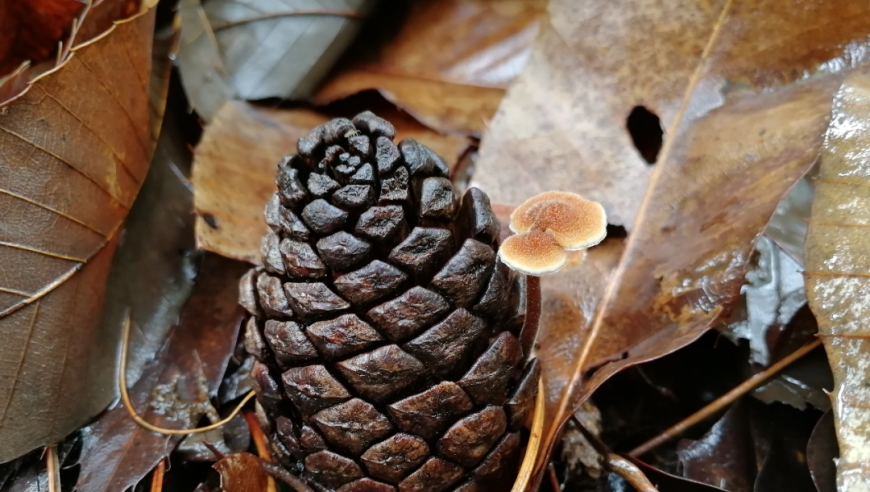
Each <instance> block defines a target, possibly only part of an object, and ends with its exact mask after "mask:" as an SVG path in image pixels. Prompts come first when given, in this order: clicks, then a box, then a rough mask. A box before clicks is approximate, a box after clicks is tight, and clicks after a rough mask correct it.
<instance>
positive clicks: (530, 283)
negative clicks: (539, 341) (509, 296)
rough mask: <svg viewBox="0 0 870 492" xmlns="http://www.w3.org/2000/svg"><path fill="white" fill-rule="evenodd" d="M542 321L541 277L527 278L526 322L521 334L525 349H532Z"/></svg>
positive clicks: (532, 276) (530, 276)
mask: <svg viewBox="0 0 870 492" xmlns="http://www.w3.org/2000/svg"><path fill="white" fill-rule="evenodd" d="M540 321H541V277H536V276H534V275H527V276H526V322H525V324H524V325H523V329H522V331H521V332H520V333H521V335H520V336H521V337H522V340H520V342H521V343H522V346H523V347H531V346H532V344H533V343H534V340H535V337H536V336H537V335H538V323H539V322H540Z"/></svg>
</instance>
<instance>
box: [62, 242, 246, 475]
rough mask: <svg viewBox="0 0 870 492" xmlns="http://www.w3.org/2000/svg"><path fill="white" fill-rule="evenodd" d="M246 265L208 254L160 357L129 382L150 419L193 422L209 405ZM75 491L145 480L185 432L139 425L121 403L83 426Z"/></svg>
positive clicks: (234, 324)
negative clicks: (169, 433) (169, 432)
mask: <svg viewBox="0 0 870 492" xmlns="http://www.w3.org/2000/svg"><path fill="white" fill-rule="evenodd" d="M245 268H246V266H245V265H244V264H242V263H238V262H234V261H232V260H227V259H224V258H221V257H218V256H213V255H209V256H206V258H205V260H204V264H203V265H202V267H201V273H200V275H199V277H198V278H197V283H196V285H195V287H194V292H193V294H192V295H191V297H190V299H188V301H187V304H185V306H184V309H183V310H182V312H181V315H180V318H179V321H178V324H177V325H176V326H175V327H174V329H173V330H172V332H171V334H170V336H169V340H168V341H167V342H166V345H165V347H164V349H163V350H162V351H161V353H160V355H159V356H158V358H157V359H156V360H155V361H154V363H153V364H151V365H150V366H149V367H148V368H147V369H146V371H145V373H144V374H143V375H142V377H141V378H140V379H139V381H137V382H136V384H135V385H134V386H133V387H132V388H131V391H130V398H131V400H132V402H133V405H134V406H135V407H136V410H137V411H138V412H139V414H140V415H141V416H142V418H144V419H145V420H146V421H148V422H149V423H152V424H154V425H157V426H160V427H165V428H170V429H183V428H192V427H194V426H195V425H196V424H197V422H199V420H200V419H201V418H202V416H203V415H204V414H205V413H206V412H207V411H208V410H209V409H210V408H211V405H210V403H209V395H211V394H213V393H215V392H216V391H217V388H218V385H219V384H220V382H221V379H222V377H223V374H224V371H225V369H226V365H227V362H228V361H229V358H230V356H231V355H232V352H233V348H234V347H235V344H236V340H237V338H238V330H239V324H240V323H241V320H242V312H241V309H240V308H239V307H238V304H237V302H236V298H237V295H238V287H237V285H238V278H239V277H240V276H241V275H242V273H244V270H245ZM83 432H84V439H83V447H82V452H81V456H82V459H81V467H82V468H81V472H80V474H79V480H78V484H76V490H78V491H79V492H104V491H105V492H107V491H118V490H125V489H127V488H128V487H132V486H133V485H135V484H136V483H138V482H139V480H141V479H142V477H144V476H145V475H146V474H147V473H148V472H149V471H150V470H151V469H153V468H154V466H155V465H156V464H157V462H158V461H160V459H162V458H163V457H164V456H166V455H167V454H168V453H169V452H170V451H171V450H172V449H173V448H174V447H175V445H176V444H178V442H179V441H180V440H181V438H182V437H183V436H164V435H160V434H155V433H153V432H151V431H148V430H146V429H144V428H142V427H140V426H139V425H138V424H137V423H136V422H134V421H133V420H132V419H131V418H130V416H129V415H128V414H127V410H126V409H125V408H123V406H122V405H118V406H116V407H114V408H112V409H111V410H109V411H107V412H106V413H104V414H103V415H102V416H100V418H99V420H97V422H95V423H94V424H92V425H90V426H88V427H86V428H85V429H84V431H83Z"/></svg>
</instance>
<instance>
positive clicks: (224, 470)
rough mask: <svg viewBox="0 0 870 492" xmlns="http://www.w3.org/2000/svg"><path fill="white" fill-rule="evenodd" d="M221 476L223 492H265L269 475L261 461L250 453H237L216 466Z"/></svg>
mask: <svg viewBox="0 0 870 492" xmlns="http://www.w3.org/2000/svg"><path fill="white" fill-rule="evenodd" d="M213 468H214V469H215V470H217V471H218V473H220V474H221V490H222V491H223V492H264V491H265V490H266V483H267V480H268V475H266V472H265V471H263V467H262V466H260V459H259V458H257V457H256V456H254V455H252V454H249V453H236V454H232V455H230V456H227V457H226V458H223V459H222V460H220V461H218V462H217V463H215V464H214V467H213Z"/></svg>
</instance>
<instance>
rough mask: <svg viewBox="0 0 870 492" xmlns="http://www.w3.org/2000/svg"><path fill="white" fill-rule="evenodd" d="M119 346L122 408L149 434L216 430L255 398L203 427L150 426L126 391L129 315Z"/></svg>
mask: <svg viewBox="0 0 870 492" xmlns="http://www.w3.org/2000/svg"><path fill="white" fill-rule="evenodd" d="M121 344H122V345H121V369H120V371H119V372H120V374H119V375H118V380H119V381H118V382H119V385H120V386H121V401H122V402H123V403H124V408H125V409H127V413H128V414H129V415H130V418H132V419H133V421H135V422H136V423H137V424H139V425H140V426H142V427H144V428H146V429H148V430H150V431H151V432H156V433H158V434H166V435H180V436H186V435H188V434H199V433H201V432H208V431H210V430H212V429H217V428H218V427H221V426H222V425H226V424H227V423H229V422H230V421H231V420H233V418H235V416H236V415H238V414H239V412H241V411H242V407H244V406H245V404H246V403H248V401H249V400H250V399H251V398H253V397H254V396H256V392H254V391H251V392H250V393H248V394H247V395H246V396H245V397H244V398H243V399H242V401H241V403H239V404H238V405H237V406H236V408H234V409H233V411H232V412H230V414H229V415H228V416H227V417H226V418H225V419H223V420H220V421H218V422H215V423H213V424H211V425H207V426H205V427H197V428H195V429H167V428H165V427H158V426H156V425H153V424H150V423H148V422H147V421H145V419H143V418H142V417H140V416H139V414H138V413H136V409H134V408H133V402H131V401H130V394H129V392H128V391H127V351H128V349H129V344H130V313H127V320H126V322H125V323H124V337H123V340H122V342H121Z"/></svg>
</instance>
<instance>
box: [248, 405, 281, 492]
mask: <svg viewBox="0 0 870 492" xmlns="http://www.w3.org/2000/svg"><path fill="white" fill-rule="evenodd" d="M244 416H245V422H247V423H248V430H249V431H250V433H251V438H252V439H253V440H254V446H256V447H257V454H258V455H260V459H261V460H263V461H265V462H267V463H271V462H272V454H271V453H269V446H267V445H266V435H265V434H263V429H261V428H260V423H259V422H257V417H255V416H254V414H253V413H251V412H245V413H244ZM266 492H278V485H277V484H276V483H275V478H274V477H272V476H271V475H269V476H268V477H267V482H266Z"/></svg>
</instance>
